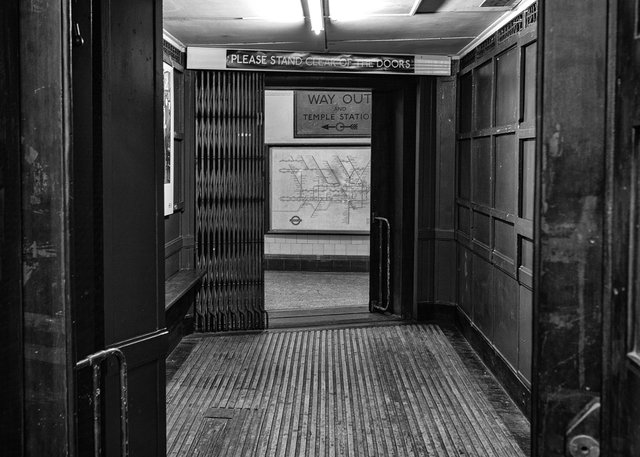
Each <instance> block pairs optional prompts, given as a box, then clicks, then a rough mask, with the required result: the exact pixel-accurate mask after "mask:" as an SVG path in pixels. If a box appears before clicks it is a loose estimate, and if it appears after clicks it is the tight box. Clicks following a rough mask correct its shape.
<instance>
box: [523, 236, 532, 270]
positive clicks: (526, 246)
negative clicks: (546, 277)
mask: <svg viewBox="0 0 640 457" xmlns="http://www.w3.org/2000/svg"><path fill="white" fill-rule="evenodd" d="M520 266H522V267H524V268H526V269H527V270H529V271H533V241H531V240H529V239H527V238H524V237H520Z"/></svg>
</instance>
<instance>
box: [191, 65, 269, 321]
mask: <svg viewBox="0 0 640 457" xmlns="http://www.w3.org/2000/svg"><path fill="white" fill-rule="evenodd" d="M263 93H264V79H263V76H262V75H261V74H258V73H249V72H247V73H237V72H236V73H233V72H198V73H197V76H196V106H195V109H196V126H195V128H196V202H197V208H196V237H197V245H196V257H197V266H198V268H200V269H204V270H206V274H205V277H204V279H203V282H202V289H201V290H200V292H199V293H198V297H197V303H196V326H197V329H198V330H200V331H221V330H239V329H260V328H264V327H265V325H266V319H267V317H266V313H265V311H264V272H263V269H262V264H263V256H264V214H265V209H264V200H265V197H264V192H265V183H264V176H265V152H266V149H265V147H264V142H263V131H262V125H261V119H262V116H263Z"/></svg>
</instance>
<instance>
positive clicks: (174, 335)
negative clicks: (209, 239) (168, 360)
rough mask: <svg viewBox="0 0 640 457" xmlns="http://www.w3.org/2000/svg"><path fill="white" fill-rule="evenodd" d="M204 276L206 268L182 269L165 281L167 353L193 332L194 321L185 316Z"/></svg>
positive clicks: (193, 303) (194, 300)
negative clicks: (167, 332)
mask: <svg viewBox="0 0 640 457" xmlns="http://www.w3.org/2000/svg"><path fill="white" fill-rule="evenodd" d="M203 276H204V270H180V271H178V272H177V273H176V274H174V275H173V276H171V277H170V278H169V279H167V280H166V281H165V292H164V310H165V325H166V326H167V330H168V331H169V343H168V347H167V355H169V354H170V353H171V351H172V350H173V349H174V348H175V347H176V346H177V345H178V343H179V342H180V340H181V339H182V337H183V336H185V335H188V334H189V333H192V332H193V321H192V320H189V319H185V316H186V315H187V313H188V312H189V309H191V307H192V306H193V305H195V302H196V293H197V291H198V289H199V288H200V284H201V283H202V277H203Z"/></svg>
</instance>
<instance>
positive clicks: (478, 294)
mask: <svg viewBox="0 0 640 457" xmlns="http://www.w3.org/2000/svg"><path fill="white" fill-rule="evenodd" d="M494 270H495V269H494V268H492V267H491V263H490V262H488V261H486V260H484V259H483V258H482V257H480V256H478V255H475V254H474V255H473V261H472V281H471V294H472V295H471V297H472V299H473V320H474V322H475V323H476V324H477V325H478V327H479V328H480V330H481V331H482V333H483V334H484V336H485V337H487V338H488V339H489V340H490V341H493V338H494V334H493V324H494V319H495V318H494V313H495V310H494V307H495V302H494V301H493V293H492V291H493V281H492V278H493V274H494Z"/></svg>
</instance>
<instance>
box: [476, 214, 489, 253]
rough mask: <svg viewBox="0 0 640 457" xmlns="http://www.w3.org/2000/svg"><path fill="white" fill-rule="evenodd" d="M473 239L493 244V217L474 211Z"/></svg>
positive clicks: (484, 243) (487, 245)
mask: <svg viewBox="0 0 640 457" xmlns="http://www.w3.org/2000/svg"><path fill="white" fill-rule="evenodd" d="M473 240H474V241H477V242H479V243H482V244H483V245H485V246H486V247H487V248H489V247H490V246H491V218H490V217H489V216H487V215H486V214H484V213H479V212H477V211H474V212H473Z"/></svg>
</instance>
